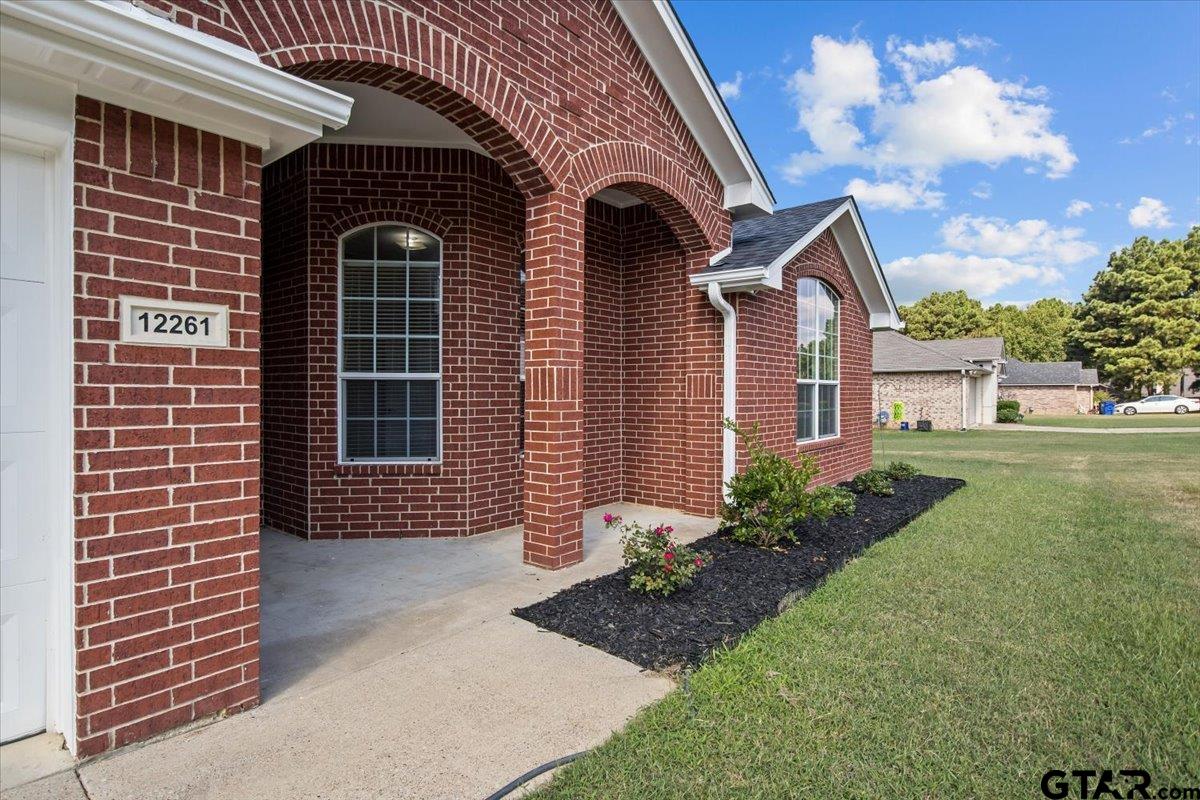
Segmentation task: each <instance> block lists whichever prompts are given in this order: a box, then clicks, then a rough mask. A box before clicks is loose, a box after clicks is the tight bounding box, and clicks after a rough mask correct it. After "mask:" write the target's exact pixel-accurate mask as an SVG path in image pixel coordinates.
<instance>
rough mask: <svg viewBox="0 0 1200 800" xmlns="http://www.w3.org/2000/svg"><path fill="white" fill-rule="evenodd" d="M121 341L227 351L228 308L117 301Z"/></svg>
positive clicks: (174, 302)
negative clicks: (213, 348) (223, 349)
mask: <svg viewBox="0 0 1200 800" xmlns="http://www.w3.org/2000/svg"><path fill="white" fill-rule="evenodd" d="M121 341H122V342H130V343H132V344H168V345H182V346H186V347H228V346H229V307H228V306H220V305H214V304H212V303H184V302H179V301H177V300H156V299H154V298H149V297H128V296H122V297H121Z"/></svg>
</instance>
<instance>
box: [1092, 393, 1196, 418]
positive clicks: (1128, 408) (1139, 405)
mask: <svg viewBox="0 0 1200 800" xmlns="http://www.w3.org/2000/svg"><path fill="white" fill-rule="evenodd" d="M1113 411H1114V413H1117V414H1130V415H1133V414H1188V413H1196V412H1200V400H1198V399H1196V398H1195V397H1180V396H1179V395H1176V394H1152V395H1150V396H1149V397H1143V398H1142V399H1141V400H1134V401H1132V402H1129V403H1118V404H1117V407H1116V408H1115V409H1113Z"/></svg>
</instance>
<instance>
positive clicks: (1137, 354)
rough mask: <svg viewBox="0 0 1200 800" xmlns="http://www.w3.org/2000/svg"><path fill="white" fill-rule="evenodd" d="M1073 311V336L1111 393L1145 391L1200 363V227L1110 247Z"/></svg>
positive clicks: (1141, 237) (1142, 237) (1141, 238)
mask: <svg viewBox="0 0 1200 800" xmlns="http://www.w3.org/2000/svg"><path fill="white" fill-rule="evenodd" d="M1076 316H1077V319H1078V320H1079V329H1078V331H1077V332H1076V334H1075V340H1076V341H1077V342H1078V344H1079V345H1080V347H1081V348H1082V349H1083V350H1084V351H1085V352H1086V353H1087V354H1088V359H1089V361H1090V362H1091V363H1092V364H1094V365H1095V366H1097V367H1099V368H1100V371H1101V373H1102V374H1103V375H1104V376H1105V377H1106V378H1107V379H1108V380H1109V382H1110V383H1111V384H1112V386H1113V387H1114V388H1116V389H1118V390H1121V391H1126V392H1128V391H1132V390H1136V389H1143V388H1145V389H1149V390H1151V391H1153V390H1154V387H1155V386H1158V385H1164V384H1167V383H1168V382H1170V381H1171V380H1172V379H1173V378H1175V377H1177V376H1178V374H1179V372H1180V370H1182V369H1183V368H1184V367H1187V366H1191V365H1193V364H1197V363H1200V226H1195V227H1193V228H1192V229H1191V230H1190V231H1189V232H1188V234H1187V237H1186V238H1184V239H1175V240H1168V239H1164V240H1162V241H1160V242H1154V241H1152V240H1150V239H1149V238H1147V237H1145V236H1140V237H1138V238H1137V239H1136V240H1135V241H1134V243H1133V244H1132V245H1130V246H1129V247H1125V248H1122V249H1121V250H1119V251H1117V252H1114V253H1113V254H1112V255H1110V256H1109V259H1108V265H1107V266H1106V267H1105V268H1104V269H1103V270H1101V271H1100V272H1099V273H1097V275H1096V277H1095V279H1094V280H1093V281H1092V285H1091V288H1089V289H1088V291H1087V292H1086V293H1085V294H1084V296H1083V303H1082V304H1081V305H1080V307H1079V309H1078V311H1077V313H1076Z"/></svg>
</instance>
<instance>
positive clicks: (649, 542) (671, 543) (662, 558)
mask: <svg viewBox="0 0 1200 800" xmlns="http://www.w3.org/2000/svg"><path fill="white" fill-rule="evenodd" d="M604 525H605V527H607V528H620V530H621V556H622V558H624V560H625V566H627V567H629V568H630V570H631V571H630V575H629V588H630V589H632V590H633V591H635V592H645V593H646V594H658V595H662V596H663V597H666V596H667V595H669V594H672V593H674V592H676V591H678V590H679V589H682V588H683V587H684V586H687V585H688V584H689V583H691V582H692V578H694V577H695V575H696V573H697V572H699V571H700V569H701V568H702V567H703V566H704V564H705V561H706V560H707V556H706V555H705V554H703V553H697V552H696V551H695V550H693V549H692V548H690V547H687V546H686V545H683V544H680V543H679V542H678V541H677V540H676V539H675V538H674V537H673V536H672V535H671V534H672V533H674V531H675V529H674V528H672V527H671V526H670V525H657V526H654V527H650V526H648V525H642V524H640V523H637V522H625V521H624V520H622V519H621V517H620V516H617V515H614V514H605V515H604Z"/></svg>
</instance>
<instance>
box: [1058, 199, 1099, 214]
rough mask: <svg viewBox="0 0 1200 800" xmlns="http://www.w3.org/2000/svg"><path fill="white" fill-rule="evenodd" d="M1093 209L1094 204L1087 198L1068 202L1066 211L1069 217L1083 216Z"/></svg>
mask: <svg viewBox="0 0 1200 800" xmlns="http://www.w3.org/2000/svg"><path fill="white" fill-rule="evenodd" d="M1091 210H1092V204H1091V203H1089V202H1088V201H1087V200H1072V201H1071V202H1070V203H1068V204H1067V210H1066V211H1065V212H1063V213H1065V214H1066V215H1067V216H1068V217H1082V216H1083V215H1084V214H1086V213H1087V212H1088V211H1091Z"/></svg>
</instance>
